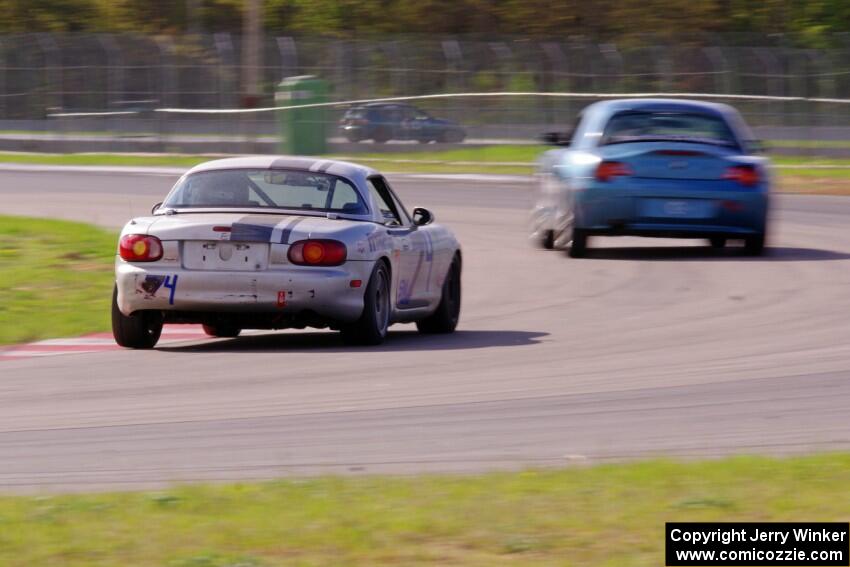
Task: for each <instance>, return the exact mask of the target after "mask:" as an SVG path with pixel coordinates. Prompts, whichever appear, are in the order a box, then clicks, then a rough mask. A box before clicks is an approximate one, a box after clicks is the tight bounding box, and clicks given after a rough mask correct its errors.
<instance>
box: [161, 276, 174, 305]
mask: <svg viewBox="0 0 850 567" xmlns="http://www.w3.org/2000/svg"><path fill="white" fill-rule="evenodd" d="M162 287H164V288H165V289H169V290H171V293H170V294H169V295H168V304H169V305H174V291H175V290H176V289H177V274H174V275H173V276H165V282H164V283H163V284H162Z"/></svg>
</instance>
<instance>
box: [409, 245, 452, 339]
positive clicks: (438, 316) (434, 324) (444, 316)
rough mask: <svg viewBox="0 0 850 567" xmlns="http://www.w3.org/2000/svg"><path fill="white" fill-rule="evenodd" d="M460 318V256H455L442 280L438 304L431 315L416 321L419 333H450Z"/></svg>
mask: <svg viewBox="0 0 850 567" xmlns="http://www.w3.org/2000/svg"><path fill="white" fill-rule="evenodd" d="M458 319H460V258H459V257H457V256H455V257H454V260H452V265H451V266H450V267H449V273H448V274H447V275H446V281H444V282H443V293H442V296H441V298H440V305H438V306H437V310H436V311H434V313H432V314H431V315H429V316H428V317H426V318H425V319H422V320H421V321H417V322H416V328H417V329H419V332H420V333H429V334H431V333H452V332H454V330H455V328H456V327H457V322H458Z"/></svg>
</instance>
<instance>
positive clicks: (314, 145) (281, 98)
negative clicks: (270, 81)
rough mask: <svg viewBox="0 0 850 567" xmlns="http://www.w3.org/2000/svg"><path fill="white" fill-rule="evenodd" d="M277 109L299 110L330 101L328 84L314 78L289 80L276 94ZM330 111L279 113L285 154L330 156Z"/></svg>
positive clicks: (283, 111)
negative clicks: (328, 118) (298, 106)
mask: <svg viewBox="0 0 850 567" xmlns="http://www.w3.org/2000/svg"><path fill="white" fill-rule="evenodd" d="M274 100H275V104H276V106H295V105H306V104H315V103H322V102H327V101H328V83H327V82H326V81H323V80H322V79H319V78H318V77H314V76H312V75H302V76H299V77H287V78H285V79H284V80H282V81H281V82H280V84H279V85H278V86H277V90H276V91H275V95H274ZM326 110H327V108H326V107H319V108H292V109H290V110H278V111H277V116H278V122H279V124H280V143H279V146H278V147H279V148H280V151H281V153H284V154H291V155H317V154H323V153H326V152H327V148H328V139H327V132H328V124H327V116H328V113H327V112H326Z"/></svg>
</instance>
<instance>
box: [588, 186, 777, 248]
mask: <svg viewBox="0 0 850 567" xmlns="http://www.w3.org/2000/svg"><path fill="white" fill-rule="evenodd" d="M649 199H652V200H656V201H657V200H664V199H669V200H672V201H681V202H695V201H699V202H700V204H701V206H702V207H703V209H704V210H707V211H710V212H709V213H707V214H705V215H702V216H700V218H680V217H677V216H676V215H675V214H672V213H671V214H669V215H667V214H664V213H659V212H658V211H657V210H656V211H655V212H648V210H647V209H648V207H646V206H645V203H646V201H647V200H649ZM767 213H768V194H767V193H766V192H764V191H714V190H702V191H693V190H690V189H689V188H684V189H682V190H670V189H667V190H657V189H656V190H647V189H638V190H635V189H633V188H615V189H607V188H606V189H601V188H590V189H586V190H583V191H579V192H577V194H576V207H575V214H576V219H575V222H576V225H575V226H576V227H577V228H580V229H582V230H584V231H586V232H587V233H588V234H599V235H612V236H613V235H638V236H664V237H670V238H701V237H711V236H729V237H735V236H738V237H741V238H743V237H745V236H747V235H752V234H760V233H764V232H765V230H766V226H767Z"/></svg>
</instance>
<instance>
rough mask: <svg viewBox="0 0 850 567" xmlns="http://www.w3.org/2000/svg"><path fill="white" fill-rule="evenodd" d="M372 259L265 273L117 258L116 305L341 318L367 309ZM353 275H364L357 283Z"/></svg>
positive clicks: (131, 308)
mask: <svg viewBox="0 0 850 567" xmlns="http://www.w3.org/2000/svg"><path fill="white" fill-rule="evenodd" d="M372 266H373V263H372V262H347V263H346V264H344V265H342V266H339V267H334V268H307V267H300V266H299V267H288V268H286V269H275V270H265V271H261V272H234V271H209V270H186V269H182V268H179V267H166V266H161V267H157V266H154V265H153V264H151V265H144V264H131V263H128V262H125V261H123V260H121V259H120V258H119V259H117V260H116V265H115V281H116V285H117V288H118V308H119V309H120V310H121V312H122V313H124V314H125V315H130V314H131V313H133V312H135V311H139V310H161V311H177V312H207V313H267V314H279V315H282V316H294V315H298V314H302V313H310V314H315V315H317V316H318V317H321V318H324V319H328V320H332V321H341V322H350V321H355V320H357V318H359V317H360V315H361V313H362V312H363V296H364V292H365V288H366V284H367V283H368V281H369V277H370V274H371V270H372ZM351 280H361V282H362V285H361V286H360V287H359V288H354V287H351Z"/></svg>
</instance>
